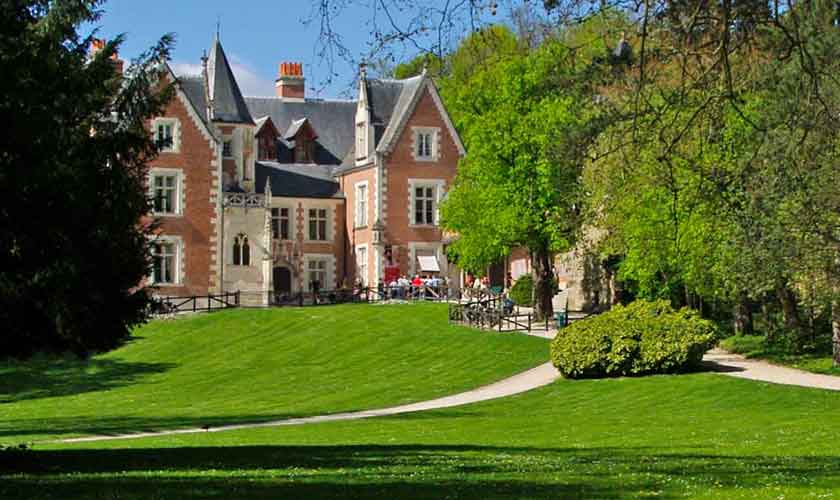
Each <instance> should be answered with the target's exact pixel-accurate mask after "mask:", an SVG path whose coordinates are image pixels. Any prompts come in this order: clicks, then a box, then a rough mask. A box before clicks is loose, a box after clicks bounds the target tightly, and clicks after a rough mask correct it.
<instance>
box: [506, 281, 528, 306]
mask: <svg viewBox="0 0 840 500" xmlns="http://www.w3.org/2000/svg"><path fill="white" fill-rule="evenodd" d="M533 292H534V278H533V276H531V275H530V274H523V275H522V276H520V277H519V278H518V279H517V280H516V282H514V284H513V286H512V287H510V292H509V294H508V295H510V300H512V301H514V302H516V303H517V304H518V305H520V306H526V307H531V306H533V305H534V295H533Z"/></svg>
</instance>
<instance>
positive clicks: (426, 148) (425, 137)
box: [417, 132, 432, 158]
mask: <svg viewBox="0 0 840 500" xmlns="http://www.w3.org/2000/svg"><path fill="white" fill-rule="evenodd" d="M417 157H418V158H431V157H432V134H431V133H430V132H420V133H418V134H417Z"/></svg>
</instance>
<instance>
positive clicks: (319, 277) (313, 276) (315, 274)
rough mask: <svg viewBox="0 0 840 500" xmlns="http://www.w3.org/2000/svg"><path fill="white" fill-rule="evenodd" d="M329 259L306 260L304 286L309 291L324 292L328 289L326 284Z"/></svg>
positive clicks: (314, 258) (315, 258)
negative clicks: (317, 290)
mask: <svg viewBox="0 0 840 500" xmlns="http://www.w3.org/2000/svg"><path fill="white" fill-rule="evenodd" d="M328 265H329V259H326V258H317V257H313V258H309V259H307V260H306V286H307V288H308V289H309V290H315V288H318V289H319V290H325V289H327V288H328V286H329V283H328V282H327V277H328V273H327V267H328Z"/></svg>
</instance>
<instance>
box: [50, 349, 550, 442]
mask: <svg viewBox="0 0 840 500" xmlns="http://www.w3.org/2000/svg"><path fill="white" fill-rule="evenodd" d="M559 376H560V374H559V373H557V370H556V369H555V368H554V366H552V365H551V363H544V364H541V365H539V366H537V367H536V368H532V369H530V370H528V371H525V372H522V373H519V374H517V375H514V376H512V377H509V378H506V379H504V380H500V381H498V382H495V383H493V384H490V385H485V386H484V387H479V388H478V389H473V390H471V391H467V392H462V393H460V394H455V395H452V396H446V397H443V398H438V399H432V400H429V401H421V402H419V403H412V404H407V405H401V406H392V407H390V408H381V409H378V410H364V411H354V412H348V413H335V414H332V415H319V416H315V417H302V418H290V419H285V420H273V421H269V422H259V423H250V424H232V425H220V426H218V427H209V428H206V429H205V428H189V429H175V430H170V431H157V432H139V433H134V434H119V435H108V436H85V437H80V438H71V439H62V440H59V441H56V442H59V443H84V442H91V441H109V440H113V439H136V438H144V437H158V436H173V435H176V434H194V433H198V432H221V431H232V430H237V429H256V428H259V427H278V426H283V425H300V424H314V423H319V422H335V421H339V420H358V419H361V418H371V417H384V416H388V415H399V414H401V413H411V412H416V411H424V410H438V409H441V408H451V407H453V406H461V405H466V404H470V403H478V402H480V401H488V400H490V399H497V398H503V397H506V396H513V395H514V394H519V393H521V392H526V391H530V390H531V389H536V388H538V387H542V386H544V385H548V384H550V383H552V382H554V381H555V380H556V379H557V378H558V377H559Z"/></svg>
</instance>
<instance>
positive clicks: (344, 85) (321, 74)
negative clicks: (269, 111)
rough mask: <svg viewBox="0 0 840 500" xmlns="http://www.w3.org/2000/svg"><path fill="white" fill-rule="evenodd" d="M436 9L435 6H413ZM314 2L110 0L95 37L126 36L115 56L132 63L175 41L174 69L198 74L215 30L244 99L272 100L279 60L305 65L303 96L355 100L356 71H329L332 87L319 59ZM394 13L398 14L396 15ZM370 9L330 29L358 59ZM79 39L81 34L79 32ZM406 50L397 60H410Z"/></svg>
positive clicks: (341, 65) (345, 16)
mask: <svg viewBox="0 0 840 500" xmlns="http://www.w3.org/2000/svg"><path fill="white" fill-rule="evenodd" d="M417 1H418V2H430V3H434V2H435V1H437V0H417ZM314 3H315V2H312V1H311V0H273V1H270V0H248V1H235V0H234V1H231V0H227V1H221V0H202V1H193V0H190V1H187V0H143V1H138V0H109V1H107V2H106V3H105V4H104V5H103V6H102V10H103V11H104V14H103V16H102V18H101V19H100V20H99V22H98V23H97V25H98V28H99V33H98V37H99V38H108V39H110V38H112V37H114V36H115V35H117V34H120V33H124V34H125V36H126V40H125V43H124V44H123V46H122V48H121V50H120V57H121V58H123V59H125V60H130V59H131V58H133V57H136V56H137V55H139V54H140V53H141V52H143V51H144V50H145V49H147V48H149V47H150V46H152V45H153V44H154V43H155V42H156V41H157V40H158V38H160V36H161V35H162V34H164V33H167V32H172V33H174V34H175V35H176V45H175V49H174V51H173V53H172V61H171V63H170V64H171V66H172V69H173V70H174V71H175V72H176V73H179V74H198V73H199V72H200V70H201V55H202V53H203V51H205V50H208V49H209V47H210V44H211V42H212V40H213V36H214V34H215V32H216V24H217V21H218V22H219V25H220V29H219V32H220V40H221V42H222V46H223V47H224V49H225V53H226V54H227V56H228V60H229V61H230V63H231V66H232V68H233V71H234V73H235V75H236V77H237V82H238V83H239V86H240V89H241V90H242V93H243V94H245V95H246V96H270V95H274V80H275V78H276V76H277V66H278V64H279V63H280V62H284V61H288V62H300V63H303V68H304V76H305V77H306V86H307V90H306V91H307V96H308V97H322V98H330V97H333V98H334V97H338V98H341V97H344V98H346V97H353V94H354V93H353V91H352V83H353V81H354V77H355V74H356V72H357V68H356V67H353V66H351V65H350V64H348V63H347V62H345V61H344V60H340V61H338V62H337V63H336V65H335V67H334V73H337V74H336V75H335V76H334V78H332V81H331V82H328V77H329V75H330V71H329V67H328V64H327V63H326V62H325V61H324V60H323V58H321V57H319V56H318V55H317V53H316V42H317V41H318V37H319V18H318V17H317V16H315V17H316V19H315V20H314V21H313V22H312V23H311V24H310V25H307V24H305V23H304V20H306V19H307V18H310V17H312V14H313V10H312V9H313V4H314ZM396 15H399V14H396ZM370 19H371V11H370V10H369V8H368V9H365V8H363V7H355V8H354V9H352V10H350V9H348V10H346V11H344V12H343V13H342V14H341V15H340V16H338V17H337V18H335V20H334V23H335V29H336V31H338V32H339V33H340V34H341V35H342V36H343V38H344V44H345V46H346V47H347V48H348V49H349V50H350V52H351V53H352V54H353V55H354V56H355V57H358V56H360V55H361V54H363V53H365V52H366V50H367V48H368V44H370V43H371V41H372V40H371V39H372V35H371V33H370V31H371V29H370V26H366V23H367V22H368V21H369V20H370ZM83 34H85V33H84V31H83ZM413 55H414V53H412V50H411V49H406V50H404V51H402V52H401V53H400V54H399V55H398V57H400V58H405V59H406V60H407V59H408V58H410V57H411V56H413Z"/></svg>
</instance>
